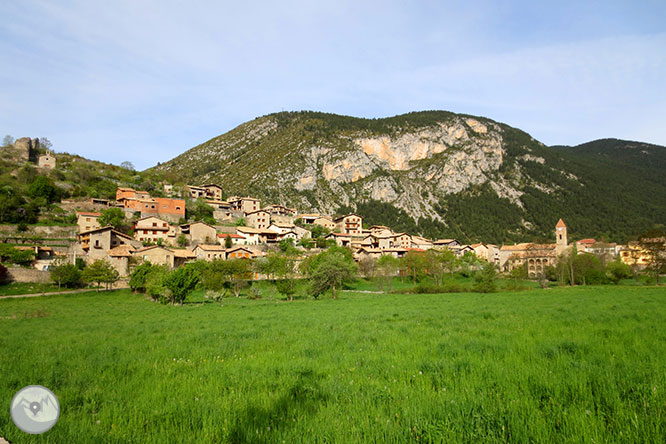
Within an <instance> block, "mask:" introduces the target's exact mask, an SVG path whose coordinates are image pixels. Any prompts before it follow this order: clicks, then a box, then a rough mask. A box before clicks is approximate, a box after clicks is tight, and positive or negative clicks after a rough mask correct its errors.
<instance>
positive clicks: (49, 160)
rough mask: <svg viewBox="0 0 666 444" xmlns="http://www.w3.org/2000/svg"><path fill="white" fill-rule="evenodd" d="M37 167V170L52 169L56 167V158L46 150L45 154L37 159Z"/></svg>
mask: <svg viewBox="0 0 666 444" xmlns="http://www.w3.org/2000/svg"><path fill="white" fill-rule="evenodd" d="M37 166H38V167H39V168H46V169H53V168H55V167H56V157H55V155H54V154H53V153H52V152H51V151H49V150H47V151H46V154H42V155H41V156H39V157H38V158H37Z"/></svg>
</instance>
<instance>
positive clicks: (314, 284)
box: [310, 251, 357, 299]
mask: <svg viewBox="0 0 666 444" xmlns="http://www.w3.org/2000/svg"><path fill="white" fill-rule="evenodd" d="M318 256H320V257H321V259H320V260H318V261H316V262H315V264H314V268H313V270H312V273H311V277H310V285H311V290H312V294H313V295H314V297H315V298H318V297H319V295H320V294H322V293H324V292H326V291H328V290H331V292H332V293H333V299H337V298H338V294H337V290H338V289H339V288H340V287H341V286H342V285H343V284H344V283H346V282H350V281H353V280H354V279H355V277H356V271H357V269H356V264H355V263H354V261H353V260H350V258H348V257H346V256H345V255H344V254H342V253H341V252H338V251H333V252H328V251H326V252H323V253H320V254H319V255H318Z"/></svg>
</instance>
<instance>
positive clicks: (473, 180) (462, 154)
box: [288, 118, 520, 218]
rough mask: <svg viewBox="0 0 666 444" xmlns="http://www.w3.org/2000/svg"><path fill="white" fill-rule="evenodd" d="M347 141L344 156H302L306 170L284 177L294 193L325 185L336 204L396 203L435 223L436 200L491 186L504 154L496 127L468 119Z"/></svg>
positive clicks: (314, 151)
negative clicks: (363, 201) (291, 180)
mask: <svg viewBox="0 0 666 444" xmlns="http://www.w3.org/2000/svg"><path fill="white" fill-rule="evenodd" d="M348 141H349V145H348V147H347V149H345V150H343V151H334V150H330V149H322V148H320V147H310V148H309V149H307V148H306V149H305V150H303V152H302V155H303V160H304V162H305V167H304V168H299V169H294V170H293V171H292V172H291V173H290V174H288V176H291V177H293V178H294V179H295V180H294V188H295V189H297V190H315V189H316V188H317V186H318V184H319V183H321V181H322V180H323V181H325V182H326V183H327V184H328V186H330V188H331V189H332V190H333V191H334V192H335V194H336V195H337V197H338V202H336V203H342V204H345V205H348V204H349V203H350V202H353V201H354V200H358V199H364V198H371V199H374V200H380V201H384V202H389V203H394V204H396V206H398V207H400V208H403V209H405V210H406V211H407V212H408V213H409V214H410V215H411V216H412V217H423V216H425V217H434V218H439V215H438V214H437V212H436V211H435V210H434V209H433V203H435V202H436V201H437V200H438V197H439V196H441V195H443V194H448V193H458V192H460V191H463V190H465V189H467V188H469V187H470V186H471V185H478V184H483V183H485V182H487V181H489V180H490V176H489V175H491V174H492V173H495V172H497V170H498V169H499V167H500V166H501V164H502V159H503V156H504V154H505V152H504V149H503V147H502V136H501V130H500V128H499V126H497V125H496V124H493V123H489V124H482V123H480V122H479V121H477V120H475V119H471V118H466V119H465V118H454V119H452V120H451V121H448V122H444V123H439V124H438V125H435V126H433V127H427V128H422V129H418V130H416V131H414V132H404V133H401V134H396V135H376V136H373V135H358V136H355V137H354V136H351V137H349V138H348ZM353 184H357V185H359V186H350V185H353ZM504 188H506V186H504V187H499V188H498V189H499V190H501V191H500V192H502V194H503V195H504V196H506V197H510V198H511V199H513V200H517V198H518V197H519V195H520V194H519V193H518V192H511V191H508V190H507V191H504ZM424 196H425V197H424ZM320 203H321V205H322V207H323V208H326V209H327V210H328V209H331V208H332V207H333V206H335V205H330V204H329V202H328V201H327V200H325V199H322V201H321V202H320Z"/></svg>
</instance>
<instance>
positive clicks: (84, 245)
mask: <svg viewBox="0 0 666 444" xmlns="http://www.w3.org/2000/svg"><path fill="white" fill-rule="evenodd" d="M77 239H78V244H77V245H75V246H74V248H75V250H74V251H75V254H77V255H81V256H83V258H84V260H85V261H86V263H90V262H94V261H95V260H97V259H106V258H108V251H109V250H112V249H114V248H116V247H119V246H121V245H128V246H131V247H133V248H140V247H141V243H140V242H138V241H136V240H134V239H133V238H132V237H130V236H128V235H126V234H124V233H121V232H119V231H116V230H114V229H113V227H103V228H97V229H94V230H90V231H84V232H82V233H79V234H78V235H77Z"/></svg>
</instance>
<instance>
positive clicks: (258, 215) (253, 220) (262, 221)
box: [245, 210, 271, 230]
mask: <svg viewBox="0 0 666 444" xmlns="http://www.w3.org/2000/svg"><path fill="white" fill-rule="evenodd" d="M245 222H246V223H247V225H248V226H250V227H252V228H257V229H259V230H262V229H266V228H268V226H269V225H270V224H271V215H270V214H269V213H268V212H267V211H264V210H257V211H251V212H249V213H246V214H245Z"/></svg>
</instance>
